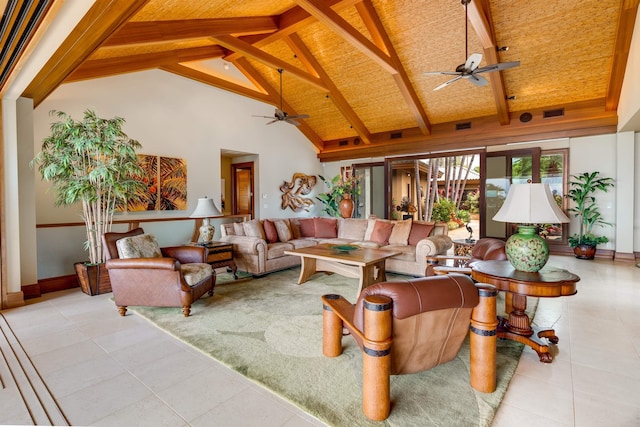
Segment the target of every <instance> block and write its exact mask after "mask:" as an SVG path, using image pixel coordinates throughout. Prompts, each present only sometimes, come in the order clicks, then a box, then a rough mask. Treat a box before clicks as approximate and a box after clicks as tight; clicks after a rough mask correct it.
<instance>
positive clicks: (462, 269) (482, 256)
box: [425, 237, 507, 276]
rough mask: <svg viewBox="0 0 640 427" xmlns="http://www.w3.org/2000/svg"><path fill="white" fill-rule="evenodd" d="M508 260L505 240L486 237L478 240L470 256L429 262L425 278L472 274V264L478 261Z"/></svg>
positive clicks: (442, 258) (442, 257) (448, 257)
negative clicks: (440, 275)
mask: <svg viewBox="0 0 640 427" xmlns="http://www.w3.org/2000/svg"><path fill="white" fill-rule="evenodd" d="M506 259H507V253H506V251H505V242H504V240H500V239H494V238H492V237H484V238H482V239H478V241H477V242H476V244H475V246H474V247H473V249H472V250H471V254H470V255H469V256H459V255H439V256H434V257H430V258H429V259H428V260H427V269H426V271H425V276H433V275H434V274H447V273H463V274H471V264H472V263H474V262H476V261H489V260H496V261H504V260H506Z"/></svg>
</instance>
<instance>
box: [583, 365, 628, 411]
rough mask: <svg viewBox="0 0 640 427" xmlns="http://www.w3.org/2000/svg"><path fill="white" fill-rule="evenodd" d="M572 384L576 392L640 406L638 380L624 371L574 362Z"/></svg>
mask: <svg viewBox="0 0 640 427" xmlns="http://www.w3.org/2000/svg"><path fill="white" fill-rule="evenodd" d="M573 384H574V390H575V391H576V392H580V393H585V394H590V395H593V396H601V397H602V398H603V399H606V400H611V401H614V402H617V403H620V404H624V405H631V406H635V407H638V408H640V392H639V390H640V380H638V379H634V378H630V377H629V376H628V375H627V374H626V373H623V374H618V373H612V372H609V371H606V370H602V369H599V368H593V367H590V366H582V365H579V364H574V366H573Z"/></svg>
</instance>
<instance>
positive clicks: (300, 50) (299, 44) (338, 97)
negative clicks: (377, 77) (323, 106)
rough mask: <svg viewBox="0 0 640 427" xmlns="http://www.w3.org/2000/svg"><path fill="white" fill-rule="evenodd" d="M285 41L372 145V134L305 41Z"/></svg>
mask: <svg viewBox="0 0 640 427" xmlns="http://www.w3.org/2000/svg"><path fill="white" fill-rule="evenodd" d="M285 41H286V42H287V44H288V45H289V47H290V48H291V50H293V51H294V52H295V53H296V55H298V59H299V60H300V61H302V62H303V63H304V64H305V65H307V67H308V68H310V69H311V70H313V71H314V72H315V73H317V74H318V75H319V76H320V80H322V82H323V83H324V84H325V86H327V87H328V88H329V98H330V99H331V101H332V102H333V103H334V104H335V106H336V107H337V108H338V110H340V112H341V113H342V115H343V116H344V117H345V118H346V119H347V121H348V122H349V123H350V124H351V126H353V129H355V131H356V132H357V133H358V135H359V136H360V139H361V140H362V142H364V143H365V144H370V143H371V134H370V133H369V130H368V129H367V127H366V126H365V125H364V123H362V120H360V117H358V115H357V114H356V112H355V111H353V108H351V105H349V102H347V100H346V99H345V98H344V96H343V95H342V92H340V90H339V89H338V88H337V87H336V85H335V84H334V83H333V81H332V80H331V78H330V77H329V75H328V74H327V73H326V71H325V70H324V68H322V65H320V63H319V62H318V60H317V59H316V58H315V57H314V56H313V54H312V53H311V51H309V49H308V48H307V46H305V44H304V43H303V41H302V40H301V39H300V37H299V36H298V35H297V34H295V33H294V34H291V35H290V36H287V37H285Z"/></svg>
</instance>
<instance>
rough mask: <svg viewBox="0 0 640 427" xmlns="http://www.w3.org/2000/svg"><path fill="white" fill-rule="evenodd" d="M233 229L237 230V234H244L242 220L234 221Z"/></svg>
mask: <svg viewBox="0 0 640 427" xmlns="http://www.w3.org/2000/svg"><path fill="white" fill-rule="evenodd" d="M233 231H235V233H236V236H244V225H243V223H242V222H234V223H233Z"/></svg>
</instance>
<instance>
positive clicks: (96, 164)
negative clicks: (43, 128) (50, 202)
mask: <svg viewBox="0 0 640 427" xmlns="http://www.w3.org/2000/svg"><path fill="white" fill-rule="evenodd" d="M51 115H52V116H56V117H57V118H58V119H59V120H58V121H56V122H54V123H52V124H51V134H50V135H49V136H48V137H46V138H45V139H44V140H43V141H42V151H40V152H39V153H38V154H36V156H35V157H34V159H33V160H32V161H31V167H34V165H37V170H38V172H39V173H40V176H41V177H42V179H43V180H44V181H47V182H50V183H51V184H52V189H53V190H54V192H55V197H56V200H55V204H56V206H70V205H73V204H75V203H82V218H83V220H84V223H85V228H86V232H87V241H86V242H85V249H86V250H88V252H89V261H88V262H79V263H76V264H75V268H76V273H77V274H78V280H79V282H80V285H81V287H82V290H83V292H85V293H87V294H89V295H94V294H98V293H100V292H101V291H102V292H109V291H111V285H110V283H109V276H108V274H107V272H106V269H104V268H101V266H102V264H103V263H104V262H105V254H104V252H103V247H102V241H101V236H102V234H103V233H106V232H108V231H110V230H111V224H112V221H113V212H114V210H115V209H116V208H118V207H123V206H124V205H125V204H126V203H127V200H128V199H130V198H133V197H135V196H136V194H138V193H139V192H142V191H143V190H144V185H143V184H142V183H141V182H140V180H138V179H136V177H140V176H142V175H143V170H142V168H141V167H140V164H139V163H138V157H137V155H136V150H138V149H140V148H141V145H140V143H139V142H138V141H136V140H134V139H131V138H129V137H128V136H127V135H126V134H125V133H124V132H123V131H122V126H123V124H124V123H125V120H124V119H123V118H121V117H115V118H113V119H103V118H100V117H98V116H97V115H96V113H95V112H94V111H92V110H86V111H85V112H84V116H83V119H82V120H74V119H73V118H72V117H71V116H70V115H68V114H66V113H64V112H62V111H51Z"/></svg>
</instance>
